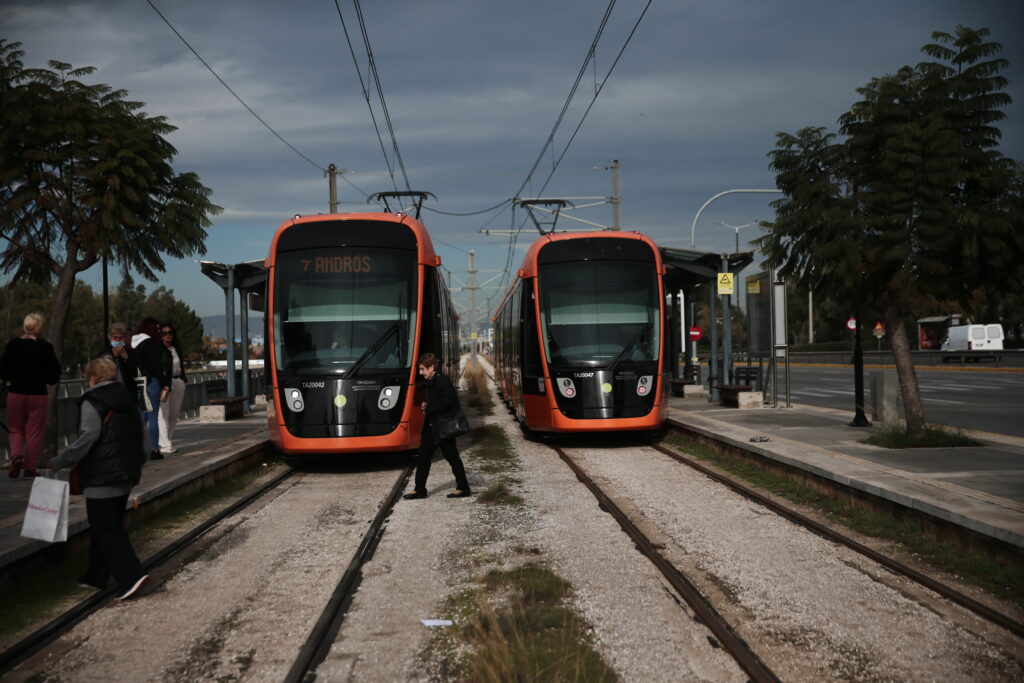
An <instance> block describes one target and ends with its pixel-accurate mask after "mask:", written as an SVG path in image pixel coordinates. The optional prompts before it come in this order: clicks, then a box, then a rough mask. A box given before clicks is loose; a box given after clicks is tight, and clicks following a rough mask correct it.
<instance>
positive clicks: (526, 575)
mask: <svg viewBox="0 0 1024 683" xmlns="http://www.w3.org/2000/svg"><path fill="white" fill-rule="evenodd" d="M480 583H481V587H480V588H479V589H478V590H473V591H466V592H463V593H460V594H458V595H457V596H454V597H453V598H450V599H449V600H448V604H447V605H446V607H447V608H448V609H447V613H448V614H451V615H452V617H453V620H454V621H455V622H456V624H457V625H456V627H455V628H454V629H452V630H451V631H450V632H449V635H446V636H442V638H444V639H446V640H447V643H446V645H443V646H442V647H441V648H440V649H441V650H442V651H443V652H444V653H445V655H446V669H447V670H446V672H445V674H446V676H445V677H446V678H451V679H455V680H464V681H482V682H495V683H497V682H499V681H500V682H502V683H504V682H506V681H524V682H525V681H615V680H617V677H616V676H615V672H614V671H612V669H611V668H610V667H608V665H607V664H605V663H604V661H603V660H602V659H601V656H600V655H599V654H598V653H597V651H596V650H594V648H593V646H592V645H591V642H590V639H589V637H588V635H587V631H588V629H587V625H586V623H585V622H584V621H583V620H582V619H581V618H580V616H579V615H577V614H576V612H575V611H573V610H572V609H571V608H570V607H568V606H566V605H565V600H566V598H568V597H569V596H570V595H571V593H572V587H571V586H570V585H569V583H568V582H567V581H565V580H564V579H562V578H561V577H559V576H558V575H557V574H555V573H554V572H552V571H551V570H550V569H548V568H547V567H544V566H543V565H541V564H537V563H531V564H527V565H525V566H522V567H518V568H515V569H505V570H497V569H494V570H491V571H489V572H487V574H486V575H485V576H484V577H483V578H482V580H481V582H480Z"/></svg>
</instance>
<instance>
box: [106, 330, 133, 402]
mask: <svg viewBox="0 0 1024 683" xmlns="http://www.w3.org/2000/svg"><path fill="white" fill-rule="evenodd" d="M131 336H132V335H131V330H129V329H128V326H127V325H125V324H124V323H111V325H110V329H109V330H107V344H106V346H104V347H103V350H102V351H101V352H100V354H99V357H101V358H109V359H110V360H112V361H114V364H115V365H117V381H118V382H120V383H121V384H123V385H124V386H125V387H126V388H127V389H128V390H129V391H130V392H131V393H132V396H135V394H136V391H135V379H136V376H137V375H138V374H139V365H138V361H136V359H135V350H134V349H133V348H132V347H131V344H130V341H131Z"/></svg>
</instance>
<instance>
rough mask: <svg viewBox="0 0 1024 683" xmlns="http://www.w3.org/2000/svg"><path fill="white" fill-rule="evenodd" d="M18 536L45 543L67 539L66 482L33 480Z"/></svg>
mask: <svg viewBox="0 0 1024 683" xmlns="http://www.w3.org/2000/svg"><path fill="white" fill-rule="evenodd" d="M21 535H22V536H25V537H26V538H37V539H39V540H40V541H46V542H47V543H61V542H64V541H66V540H68V483H67V482H66V481H61V480H60V479H48V478H46V477H36V478H35V479H33V480H32V493H31V494H30V495H29V498H28V508H26V510H25V521H24V523H22V525H21Z"/></svg>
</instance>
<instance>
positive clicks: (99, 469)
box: [50, 357, 149, 600]
mask: <svg viewBox="0 0 1024 683" xmlns="http://www.w3.org/2000/svg"><path fill="white" fill-rule="evenodd" d="M85 376H86V378H87V379H88V380H89V387H90V388H89V389H88V390H86V392H85V393H84V394H82V398H81V399H79V405H80V408H79V410H80V422H79V424H80V425H81V427H80V430H79V434H78V438H77V439H75V441H74V442H73V443H72V444H71V445H70V446H68V447H67V448H66V449H65V450H64V452H62V453H61V454H60V455H58V456H57V457H56V458H53V459H52V460H50V469H51V470H53V471H54V472H56V471H57V470H60V469H62V468H64V467H74V466H77V467H78V471H79V477H80V480H81V486H82V493H83V495H84V496H85V509H86V515H87V517H88V519H89V567H88V569H87V570H86V572H85V575H84V576H82V577H80V578H79V579H78V585H79V586H82V587H83V588H96V589H98V590H103V589H104V588H106V587H107V583H108V582H109V581H110V577H111V576H113V577H114V580H115V581H116V582H117V599H118V600H124V599H126V598H130V597H133V596H135V595H137V594H138V592H139V591H140V590H141V589H142V587H143V586H144V585H145V584H146V582H147V581H148V580H149V576H147V575H146V572H145V571H144V570H143V568H142V564H141V563H140V562H139V558H138V557H137V556H136V555H135V551H134V550H133V549H132V544H131V540H130V539H129V538H128V532H127V530H125V528H124V526H123V522H124V511H125V506H126V505H127V503H128V495H129V494H130V493H131V490H132V487H133V486H135V484H137V483H139V479H140V477H141V476H142V464H143V463H144V462H145V461H146V458H147V455H146V450H145V445H144V442H143V435H142V423H141V422H140V421H139V412H138V410H139V409H138V405H137V404H136V402H135V397H134V396H133V395H132V392H131V391H129V390H128V389H127V388H126V387H125V386H124V385H123V384H121V383H120V382H118V381H116V380H117V366H116V365H115V364H114V361H112V360H110V359H109V358H102V357H101V358H97V359H95V360H93V361H90V362H89V364H88V365H87V366H86V368H85Z"/></svg>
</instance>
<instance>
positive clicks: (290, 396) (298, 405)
mask: <svg viewBox="0 0 1024 683" xmlns="http://www.w3.org/2000/svg"><path fill="white" fill-rule="evenodd" d="M284 404H285V405H286V406H288V410H290V411H292V412H293V413H301V412H302V411H303V410H305V408H306V399H304V398H303V397H302V392H301V391H299V390H298V389H295V388H292V387H289V388H287V389H285V390H284Z"/></svg>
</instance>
